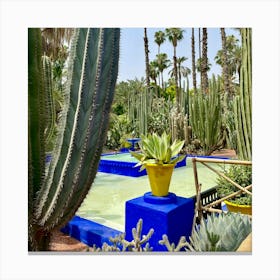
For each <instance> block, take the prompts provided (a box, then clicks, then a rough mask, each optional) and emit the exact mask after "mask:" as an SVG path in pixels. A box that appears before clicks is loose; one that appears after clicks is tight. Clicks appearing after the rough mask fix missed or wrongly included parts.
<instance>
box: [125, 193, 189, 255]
mask: <svg viewBox="0 0 280 280" xmlns="http://www.w3.org/2000/svg"><path fill="white" fill-rule="evenodd" d="M193 216H194V200H193V199H191V198H183V197H179V196H176V195H175V194H172V193H169V195H168V196H166V197H156V196H153V195H152V194H151V193H146V194H145V195H144V196H141V197H138V198H135V199H132V200H129V201H127V202H126V208H125V232H126V240H128V241H130V240H132V239H133V237H132V232H131V231H132V228H134V227H136V224H137V222H138V220H139V219H140V218H142V219H143V229H142V235H146V234H147V233H148V231H149V230H150V228H153V229H154V234H153V235H152V237H151V238H150V240H149V244H150V246H151V247H153V251H167V249H166V247H165V246H164V245H160V244H159V243H158V241H159V240H161V239H162V235H163V234H167V236H168V239H169V241H170V243H172V242H174V243H175V244H176V245H177V243H178V241H179V239H180V237H181V236H186V238H187V239H188V237H189V236H190V235H191V230H192V222H193Z"/></svg>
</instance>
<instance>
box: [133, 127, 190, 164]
mask: <svg viewBox="0 0 280 280" xmlns="http://www.w3.org/2000/svg"><path fill="white" fill-rule="evenodd" d="M139 146H140V149H141V152H140V153H138V152H133V151H130V153H131V155H132V156H134V157H135V158H136V159H137V160H138V161H139V163H137V164H136V165H135V166H142V167H141V169H145V164H146V163H155V164H175V163H177V162H179V161H182V160H183V159H184V157H185V156H184V155H181V156H178V154H179V153H180V151H181V150H182V148H183V146H184V141H178V140H175V141H174V142H173V143H172V144H171V136H170V135H169V134H166V133H165V132H164V133H163V134H162V135H161V136H159V135H157V134H156V133H153V134H148V135H147V136H144V135H142V136H141V141H140V142H139Z"/></svg>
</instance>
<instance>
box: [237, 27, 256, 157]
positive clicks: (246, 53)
mask: <svg viewBox="0 0 280 280" xmlns="http://www.w3.org/2000/svg"><path fill="white" fill-rule="evenodd" d="M241 37H242V63H241V70H240V94H239V95H237V96H236V97H235V98H234V101H233V110H234V119H235V130H236V131H237V154H238V157H239V158H240V159H246V160H251V158H252V101H251V99H252V55H251V49H252V46H251V41H252V34H251V29H250V28H242V29H241Z"/></svg>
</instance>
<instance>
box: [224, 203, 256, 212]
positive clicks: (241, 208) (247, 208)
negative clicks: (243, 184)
mask: <svg viewBox="0 0 280 280" xmlns="http://www.w3.org/2000/svg"><path fill="white" fill-rule="evenodd" d="M224 203H225V204H226V206H227V209H228V211H230V212H236V213H238V212H240V213H241V214H246V215H252V205H240V204H235V203H232V202H230V201H228V200H225V201H224Z"/></svg>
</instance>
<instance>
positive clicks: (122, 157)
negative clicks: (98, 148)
mask: <svg viewBox="0 0 280 280" xmlns="http://www.w3.org/2000/svg"><path fill="white" fill-rule="evenodd" d="M101 159H102V160H115V161H125V162H135V164H136V163H137V162H138V161H137V159H136V158H135V157H133V156H132V155H131V154H130V153H116V154H110V155H104V156H102V157H101Z"/></svg>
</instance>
